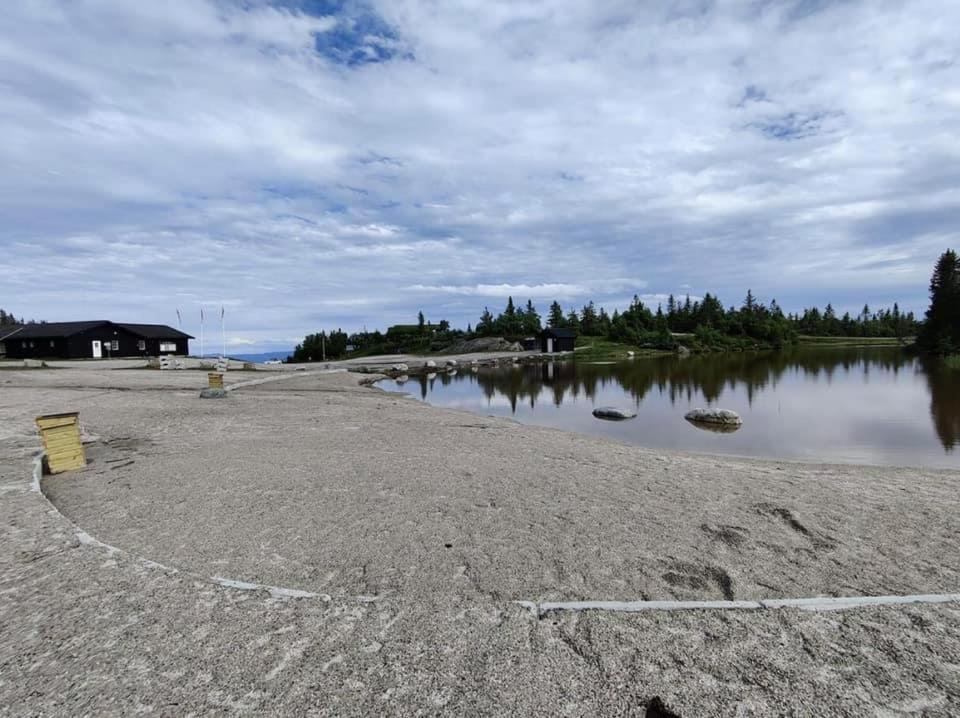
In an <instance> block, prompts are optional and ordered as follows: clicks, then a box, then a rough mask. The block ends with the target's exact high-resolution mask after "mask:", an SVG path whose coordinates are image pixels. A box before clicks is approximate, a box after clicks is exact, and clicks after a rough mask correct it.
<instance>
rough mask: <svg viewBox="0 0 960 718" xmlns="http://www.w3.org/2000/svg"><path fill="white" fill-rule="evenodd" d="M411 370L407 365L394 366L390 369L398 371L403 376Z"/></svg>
mask: <svg viewBox="0 0 960 718" xmlns="http://www.w3.org/2000/svg"><path fill="white" fill-rule="evenodd" d="M409 370H410V367H408V366H407V365H406V364H394V365H393V366H392V367H390V371H398V372H400V373H401V374H405V373H406V372H408V371H409Z"/></svg>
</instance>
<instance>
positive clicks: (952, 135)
mask: <svg viewBox="0 0 960 718" xmlns="http://www.w3.org/2000/svg"><path fill="white" fill-rule="evenodd" d="M958 26H960V5H958V4H957V3H956V2H954V1H953V0H911V1H909V2H908V1H903V2H891V1H887V0H865V1H857V0H835V1H830V0H674V1H672V2H654V1H652V0H651V1H649V2H637V1H636V0H629V1H621V0H607V1H605V2H601V3H590V2H570V1H569V0H512V1H509V2H506V1H505V2H498V1H496V0H459V1H454V0H443V1H441V0H383V1H382V2H381V1H379V0H369V1H367V0H356V1H352V0H346V1H342V2H337V1H333V0H331V1H323V0H294V1H291V2H267V1H266V0H264V1H262V2H261V1H258V0H165V2H162V3H158V2H131V1H130V0H59V1H58V0H30V1H29V2H26V1H24V2H12V3H5V4H4V10H3V13H2V14H0V162H2V167H3V172H2V173H0V217H2V221H0V249H2V251H0V268H2V270H3V271H2V276H3V280H2V284H0V306H2V307H4V308H5V309H7V310H12V311H14V312H15V313H17V314H18V315H20V314H24V315H27V316H28V317H30V316H32V317H36V318H45V319H48V320H51V321H53V320H67V319H96V318H109V319H116V320H124V321H155V322H163V323H170V324H176V313H175V310H176V309H177V308H180V310H181V311H182V313H183V316H184V325H183V328H184V329H185V330H187V331H190V332H191V333H197V332H198V323H199V309H200V306H201V305H203V306H205V307H206V308H207V310H208V315H209V314H216V313H218V312H219V307H220V306H221V304H222V305H223V306H225V308H226V321H227V332H228V336H229V338H230V339H229V341H230V343H231V345H232V346H233V348H234V351H239V349H240V348H241V347H249V348H250V349H254V348H260V349H269V348H274V347H288V346H291V345H292V343H294V342H295V341H297V340H298V339H299V338H301V337H302V336H303V334H304V333H306V332H308V331H315V330H318V329H320V328H333V327H343V328H344V329H357V328H360V327H362V326H363V325H366V326H368V327H370V328H373V327H381V328H382V327H385V326H386V325H388V324H391V323H395V322H400V321H411V320H413V319H414V318H415V315H416V312H417V310H418V309H420V308H422V309H423V310H424V312H425V313H426V314H427V316H428V318H430V319H434V320H437V319H440V318H447V319H449V320H451V321H452V322H453V323H454V324H458V325H466V323H467V322H476V318H477V317H478V316H479V314H480V312H481V311H482V309H483V306H484V305H489V306H490V307H491V308H492V309H495V310H496V309H499V308H500V307H502V305H503V304H504V303H505V301H506V296H507V295H508V294H512V295H513V296H514V298H515V299H516V300H518V301H525V300H526V299H527V298H528V297H529V298H532V299H533V300H534V302H535V303H536V304H537V305H538V307H539V308H540V309H541V311H543V310H545V309H546V307H547V305H548V304H549V302H550V301H551V300H552V299H554V298H556V299H558V300H560V301H561V303H562V304H564V306H565V307H567V306H569V305H571V304H574V303H578V304H579V305H582V304H583V303H584V301H585V300H587V299H588V298H593V299H595V300H597V302H598V303H600V304H603V305H605V306H607V307H608V308H610V309H612V308H614V307H617V306H622V305H624V304H625V303H626V302H627V301H628V298H629V297H630V296H632V295H633V294H634V293H637V294H640V295H641V296H643V297H645V298H648V299H649V300H650V301H651V302H652V303H653V304H654V305H655V304H656V302H657V300H658V297H662V296H665V295H666V294H668V293H671V292H672V293H674V294H678V295H683V294H687V293H689V294H691V295H693V296H700V295H702V294H703V293H704V292H705V291H711V292H715V293H719V295H720V298H721V299H722V300H723V301H724V303H726V304H731V303H739V302H740V300H741V298H742V296H743V295H744V294H745V292H746V290H747V288H752V289H753V291H754V293H755V294H756V295H758V296H759V297H760V298H762V299H765V300H769V299H771V298H776V299H777V300H778V301H779V302H780V304H781V305H782V306H784V307H785V308H786V309H788V310H797V309H801V308H802V307H804V306H809V305H812V304H818V305H821V306H822V305H823V304H825V303H826V302H828V301H832V302H833V303H834V306H836V307H839V308H841V309H851V310H855V309H858V308H859V307H862V305H863V303H864V302H869V303H870V304H871V305H872V306H879V305H885V304H892V303H893V302H894V301H898V302H900V304H901V306H903V307H906V308H910V309H914V310H917V311H920V310H922V309H923V308H924V306H925V297H926V284H927V282H928V279H929V273H930V270H931V268H932V265H933V262H934V261H935V259H936V257H937V255H938V254H939V253H940V252H942V251H943V250H944V249H945V248H947V247H948V246H954V247H957V248H960V229H958V222H957V220H958V217H960V64H958V59H960V58H958V56H960V43H958V42H957V40H956V28H957V27H958Z"/></svg>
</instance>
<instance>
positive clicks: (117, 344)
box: [110, 339, 120, 352]
mask: <svg viewBox="0 0 960 718" xmlns="http://www.w3.org/2000/svg"><path fill="white" fill-rule="evenodd" d="M110 351H114V352H118V351H120V342H119V341H118V340H117V339H114V340H113V341H112V342H110Z"/></svg>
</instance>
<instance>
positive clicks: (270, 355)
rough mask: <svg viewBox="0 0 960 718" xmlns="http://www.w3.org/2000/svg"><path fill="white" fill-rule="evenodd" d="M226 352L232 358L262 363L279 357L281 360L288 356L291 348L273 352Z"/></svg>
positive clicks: (291, 352)
mask: <svg viewBox="0 0 960 718" xmlns="http://www.w3.org/2000/svg"><path fill="white" fill-rule="evenodd" d="M228 353H229V354H230V356H231V358H233V359H239V360H241V361H252V362H256V363H262V362H265V361H270V360H271V359H279V360H280V361H283V360H284V359H286V358H287V357H288V356H290V355H291V354H293V349H287V350H285V351H284V350H278V351H273V352H261V353H260V354H234V353H233V352H228Z"/></svg>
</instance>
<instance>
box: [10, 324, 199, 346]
mask: <svg viewBox="0 0 960 718" xmlns="http://www.w3.org/2000/svg"><path fill="white" fill-rule="evenodd" d="M104 324H113V325H114V326H118V327H120V328H121V329H125V330H126V331H128V332H130V333H131V334H136V335H137V336H139V337H143V338H144V339H193V337H192V336H190V335H189V334H184V333H183V332H181V331H178V330H177V329H174V328H173V327H168V326H166V325H165V324H120V323H117V322H110V321H107V320H106V319H100V320H97V321H91V322H42V323H38V324H8V325H5V326H3V327H0V341H2V338H3V337H9V338H10V339H13V338H16V339H55V338H58V337H71V336H73V335H74V334H79V333H80V332H84V331H87V330H88V329H95V328H97V327H100V326H103V325H104Z"/></svg>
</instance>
